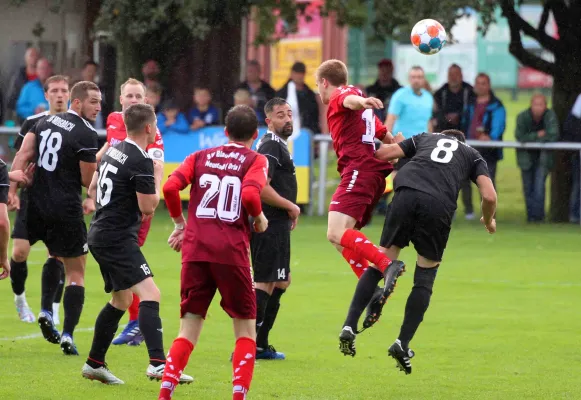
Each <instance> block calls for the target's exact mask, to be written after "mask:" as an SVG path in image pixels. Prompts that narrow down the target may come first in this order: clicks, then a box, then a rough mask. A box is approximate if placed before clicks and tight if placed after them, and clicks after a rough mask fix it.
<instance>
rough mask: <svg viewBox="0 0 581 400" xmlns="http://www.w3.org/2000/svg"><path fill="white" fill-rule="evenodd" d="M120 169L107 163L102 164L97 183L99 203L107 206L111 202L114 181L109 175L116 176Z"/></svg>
mask: <svg viewBox="0 0 581 400" xmlns="http://www.w3.org/2000/svg"><path fill="white" fill-rule="evenodd" d="M118 170H119V168H117V167H116V166H114V165H111V164H109V163H107V162H105V163H102V164H101V168H99V180H98V181H97V203H99V204H100V205H101V206H106V205H107V204H109V202H110V201H111V192H112V191H113V181H112V180H111V178H108V177H107V174H109V173H112V174H116V173H117V171H118Z"/></svg>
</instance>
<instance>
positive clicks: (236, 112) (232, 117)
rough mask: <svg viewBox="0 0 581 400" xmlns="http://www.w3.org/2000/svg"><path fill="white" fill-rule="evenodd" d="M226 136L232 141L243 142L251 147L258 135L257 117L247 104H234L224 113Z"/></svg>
mask: <svg viewBox="0 0 581 400" xmlns="http://www.w3.org/2000/svg"><path fill="white" fill-rule="evenodd" d="M226 136H228V139H230V140H231V141H232V142H239V143H243V144H244V145H245V146H246V147H251V146H252V142H253V141H254V139H256V138H257V137H258V118H256V113H255V112H254V110H253V109H252V108H250V107H248V106H235V107H232V108H231V109H230V111H228V114H226Z"/></svg>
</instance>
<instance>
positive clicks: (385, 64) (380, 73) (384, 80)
mask: <svg viewBox="0 0 581 400" xmlns="http://www.w3.org/2000/svg"><path fill="white" fill-rule="evenodd" d="M400 87H401V85H400V84H399V82H398V81H397V80H396V79H395V78H394V77H393V63H392V62H391V60H390V59H387V58H384V59H383V60H381V61H380V62H379V64H377V80H376V81H375V83H374V84H373V85H371V86H368V87H367V88H366V89H365V92H366V93H367V96H369V97H375V98H378V99H379V100H381V101H383V106H384V108H382V109H380V110H375V115H377V118H380V119H381V120H382V121H385V118H387V109H388V107H389V101H390V100H391V96H393V94H394V93H395V92H396V91H397V89H399V88H400Z"/></svg>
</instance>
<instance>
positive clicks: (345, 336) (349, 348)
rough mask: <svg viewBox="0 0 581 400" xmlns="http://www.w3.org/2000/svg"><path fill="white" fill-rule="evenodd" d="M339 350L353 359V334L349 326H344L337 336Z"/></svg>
mask: <svg viewBox="0 0 581 400" xmlns="http://www.w3.org/2000/svg"><path fill="white" fill-rule="evenodd" d="M339 350H341V353H343V355H345V356H351V357H355V333H353V329H351V327H350V326H344V327H343V330H342V331H341V334H340V335H339Z"/></svg>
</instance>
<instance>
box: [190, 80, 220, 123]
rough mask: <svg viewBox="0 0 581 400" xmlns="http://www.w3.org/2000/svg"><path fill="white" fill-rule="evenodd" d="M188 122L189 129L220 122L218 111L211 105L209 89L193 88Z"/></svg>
mask: <svg viewBox="0 0 581 400" xmlns="http://www.w3.org/2000/svg"><path fill="white" fill-rule="evenodd" d="M188 122H189V124H190V129H191V130H194V131H195V130H196V129H200V128H203V127H205V126H211V125H218V124H220V113H219V112H218V109H217V108H216V107H214V106H213V105H212V94H211V93H210V89H208V88H205V87H197V88H195V89H194V107H192V109H191V110H190V112H189V113H188Z"/></svg>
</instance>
